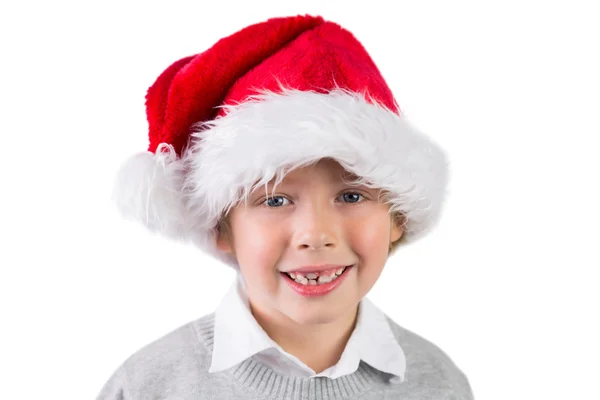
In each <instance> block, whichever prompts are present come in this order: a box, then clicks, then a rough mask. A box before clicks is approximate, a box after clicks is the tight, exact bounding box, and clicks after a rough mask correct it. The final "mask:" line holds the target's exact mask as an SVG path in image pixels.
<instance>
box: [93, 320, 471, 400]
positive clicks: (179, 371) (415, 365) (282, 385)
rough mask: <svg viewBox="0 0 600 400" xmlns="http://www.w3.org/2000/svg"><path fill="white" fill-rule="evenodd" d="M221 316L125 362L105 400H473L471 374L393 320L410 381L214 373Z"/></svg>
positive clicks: (262, 370)
mask: <svg viewBox="0 0 600 400" xmlns="http://www.w3.org/2000/svg"><path fill="white" fill-rule="evenodd" d="M214 316H215V314H214V313H211V314H208V315H205V316H204V317H201V318H199V319H197V320H194V321H191V322H189V323H187V324H185V325H183V326H181V327H179V328H178V329H176V330H174V331H172V332H170V333H168V334H167V335H165V336H163V337H161V338H160V339H158V340H156V341H154V342H152V343H150V344H148V345H146V346H144V347H142V348H141V349H140V350H138V351H137V352H135V353H134V354H133V355H131V356H130V357H129V358H128V359H127V360H125V361H124V362H123V363H122V364H121V365H120V366H119V368H118V369H117V370H116V371H115V372H114V373H113V375H112V376H111V377H110V379H109V380H108V381H107V382H106V384H105V385H104V387H103V388H102V389H101V391H100V394H99V395H98V397H97V400H134V399H135V400H142V399H143V400H146V399H153V400H158V399H162V400H167V399H169V400H175V399H177V400H192V399H193V400H203V399H211V400H212V399H214V400H238V399H239V400H259V399H294V400H309V399H311V400H312V399H323V400H334V399H364V400H368V399H372V400H385V399H403V400H417V399H418V400H438V399H439V400H442V399H444V400H472V399H473V394H472V392H471V387H470V385H469V381H468V380H467V377H466V376H465V374H464V373H463V372H462V371H461V370H460V369H459V368H458V367H457V366H456V365H455V364H454V362H453V361H452V360H451V359H450V358H449V357H448V355H446V354H445V353H444V352H443V351H442V350H441V349H440V348H438V347H437V346H436V345H434V344H433V343H431V342H429V341H427V340H426V339H424V338H422V337H420V336H418V335H417V334H415V333H413V332H411V331H409V330H407V329H404V328H402V327H400V326H399V325H398V324H396V323H395V322H394V321H393V320H391V319H390V318H389V317H387V316H386V317H387V320H388V322H389V323H390V326H391V327H392V331H393V332H394V335H395V337H396V338H397V339H398V342H399V343H400V345H401V346H402V349H403V350H404V352H405V354H406V375H405V380H404V381H403V382H400V383H391V382H389V378H390V375H388V374H387V373H384V372H381V371H379V370H377V369H375V368H373V367H371V366H370V365H368V364H367V363H365V362H362V361H361V363H360V366H359V368H358V370H357V371H356V372H354V373H352V374H350V375H345V376H342V377H339V378H337V379H331V378H327V377H312V378H301V377H294V376H284V375H280V374H278V373H276V372H274V371H273V370H272V369H270V368H268V367H266V366H264V365H263V364H260V363H258V362H256V361H255V360H254V359H253V358H248V359H246V360H245V361H244V362H242V363H241V364H238V365H237V366H235V367H232V368H230V369H229V370H226V371H223V372H219V373H213V374H211V373H209V372H208V368H209V366H210V363H211V351H212V345H213V338H214V336H213V326H214Z"/></svg>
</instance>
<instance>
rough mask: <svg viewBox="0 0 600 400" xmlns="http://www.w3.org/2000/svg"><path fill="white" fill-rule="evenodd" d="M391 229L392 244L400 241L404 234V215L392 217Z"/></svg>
mask: <svg viewBox="0 0 600 400" xmlns="http://www.w3.org/2000/svg"><path fill="white" fill-rule="evenodd" d="M390 218H391V220H392V223H391V229H390V244H391V243H393V242H395V241H397V240H399V239H400V238H401V237H402V235H403V234H404V221H405V218H404V215H399V216H397V217H396V218H394V216H393V215H392V216H391V217H390Z"/></svg>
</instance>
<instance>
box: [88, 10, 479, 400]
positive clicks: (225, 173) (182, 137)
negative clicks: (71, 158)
mask: <svg viewBox="0 0 600 400" xmlns="http://www.w3.org/2000/svg"><path fill="white" fill-rule="evenodd" d="M146 106H147V114H148V121H149V125H150V129H149V137H150V146H149V149H148V151H147V152H144V153H141V154H138V155H136V156H135V157H132V158H131V159H130V160H128V162H127V163H125V164H124V165H123V168H122V169H121V171H120V172H119V175H118V178H119V179H118V181H117V186H116V192H115V193H116V199H117V202H118V204H119V207H120V209H121V211H122V212H123V214H124V215H125V216H126V217H127V218H132V219H136V220H138V221H141V222H143V223H144V224H145V225H146V226H147V227H148V228H150V229H151V230H153V231H157V232H160V233H161V234H164V235H165V236H168V237H171V238H177V239H182V240H185V241H190V242H192V243H193V244H195V245H196V246H198V247H199V248H201V249H202V250H204V251H206V252H207V253H208V254H210V255H212V256H214V257H215V258H216V259H218V260H219V261H221V262H223V263H224V264H226V265H228V266H230V267H232V268H234V269H235V271H236V272H237V274H236V280H235V281H234V282H233V284H232V286H231V288H230V290H229V292H228V293H227V294H226V296H225V297H224V298H223V300H222V302H221V303H220V305H219V306H218V308H217V310H215V312H214V313H211V314H209V315H205V316H203V317H201V318H199V319H197V320H194V321H191V322H189V323H187V324H185V325H183V326H181V327H180V328H178V329H176V330H174V331H172V332H170V333H169V334H167V335H165V336H164V337H162V338H160V339H157V340H156V341H155V342H153V343H150V344H148V345H147V346H144V348H142V349H140V350H138V351H137V352H135V353H134V354H133V355H132V356H131V357H129V358H128V359H127V360H126V361H125V362H123V363H122V365H121V366H120V367H119V368H118V369H117V370H116V371H115V372H114V373H113V375H112V376H111V378H110V379H109V380H108V381H107V382H106V384H105V385H104V387H103V388H102V390H101V392H100V394H99V396H98V399H101V400H116V399H146V398H153V399H167V398H168V399H256V400H259V399H298V400H299V399H324V400H332V399H455V400H459V399H465V400H468V399H472V398H473V395H472V393H471V388H470V385H469V382H468V380H467V377H466V376H465V374H464V373H463V372H462V371H461V370H460V369H459V368H458V367H457V366H456V365H455V364H454V363H453V361H452V360H451V359H450V358H449V357H448V356H447V355H446V354H445V353H444V352H443V351H442V350H441V349H439V348H438V347H437V346H435V345H434V344H433V343H431V342H429V341H427V340H426V339H424V338H422V337H420V336H418V335H417V334H415V333H413V332H411V331H409V330H407V329H405V328H403V327H401V326H400V325H398V324H397V323H396V322H394V321H393V320H391V319H390V318H389V317H388V316H387V315H385V314H384V313H383V312H382V311H380V310H379V309H378V308H377V307H376V306H375V305H374V304H373V303H371V302H370V300H369V299H368V298H367V297H366V296H367V294H368V292H369V291H370V290H371V288H372V287H373V286H374V285H375V283H376V282H377V279H378V278H379V277H380V275H381V272H382V270H383V268H384V266H385V264H386V262H387V260H388V258H389V256H390V255H391V254H393V253H394V252H396V251H397V249H398V248H400V247H401V246H402V245H405V244H408V243H412V242H414V241H416V240H418V239H419V238H421V237H424V236H425V235H426V234H427V232H429V231H430V230H431V229H432V228H433V227H434V226H435V224H436V223H437V221H438V219H439V217H440V215H441V209H442V205H443V202H444V198H445V190H446V185H447V181H448V171H447V161H446V156H445V154H444V152H443V151H442V150H441V149H440V148H439V147H438V146H437V145H436V144H434V143H433V142H432V141H431V140H430V139H429V138H427V137H426V136H425V135H423V134H422V133H420V132H419V131H418V130H416V129H415V128H414V127H412V126H411V125H410V124H409V123H408V122H407V121H406V119H405V118H404V117H402V116H401V115H400V111H399V108H398V106H397V104H396V101H395V99H394V97H393V95H392V93H391V90H390V89H389V88H388V86H387V84H386V83H385V80H384V79H383V77H382V76H381V74H380V72H379V70H378V69H377V67H376V65H375V64H374V63H373V61H372V59H371V58H370V56H369V55H368V53H367V52H366V50H365V49H364V48H363V47H362V45H361V44H360V43H359V42H358V41H357V40H356V38H355V37H354V36H353V35H352V34H351V33H350V32H349V31H347V30H345V29H344V28H342V27H341V26H339V25H338V24H335V23H333V22H330V21H325V20H324V19H323V18H321V17H312V16H296V17H287V18H273V19H270V20H268V21H266V22H262V23H258V24H254V25H251V26H248V27H246V28H244V29H242V30H240V31H239V32H237V33H235V34H233V35H231V36H228V37H226V38H224V39H221V40H220V41H218V42H217V43H216V44H215V45H214V46H213V47H211V48H210V49H208V50H207V51H205V52H203V53H200V54H197V55H194V56H190V57H186V58H183V59H181V60H179V61H177V62H175V63H173V64H172V65H171V66H170V67H169V68H167V69H166V70H165V71H164V72H163V73H162V74H161V75H160V76H159V77H158V79H157V81H156V82H155V83H154V85H152V86H151V87H150V89H149V90H148V95H147V101H146Z"/></svg>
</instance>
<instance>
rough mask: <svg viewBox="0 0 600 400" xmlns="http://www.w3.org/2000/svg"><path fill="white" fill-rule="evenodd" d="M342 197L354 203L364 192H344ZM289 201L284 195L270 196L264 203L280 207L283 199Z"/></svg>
mask: <svg viewBox="0 0 600 400" xmlns="http://www.w3.org/2000/svg"><path fill="white" fill-rule="evenodd" d="M340 197H343V198H344V199H345V200H348V199H350V201H348V203H350V204H353V203H359V202H360V201H359V198H360V197H364V196H363V195H362V194H360V193H358V192H346V193H342V195H341V196H340ZM285 200H287V201H289V200H288V199H287V198H285V197H283V196H272V197H269V198H268V199H266V200H265V201H264V202H263V203H262V204H266V205H267V207H268V208H279V207H278V206H281V205H283V204H281V203H282V201H285Z"/></svg>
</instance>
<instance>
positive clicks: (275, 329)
mask: <svg viewBox="0 0 600 400" xmlns="http://www.w3.org/2000/svg"><path fill="white" fill-rule="evenodd" d="M250 310H251V311H252V314H253V315H254V318H255V319H256V321H257V322H258V324H259V325H260V326H261V327H262V328H263V329H264V331H265V332H266V333H267V334H268V335H269V337H270V338H271V339H273V341H275V342H276V343H277V344H278V345H279V346H281V348H282V349H283V350H285V351H286V352H288V353H289V354H292V355H293V356H295V357H297V358H298V359H300V360H301V361H302V362H303V363H304V364H306V365H307V366H308V367H310V368H311V369H312V370H313V371H315V373H317V374H318V373H321V372H323V371H324V370H326V369H327V368H329V367H331V366H333V365H335V364H336V363H337V362H338V361H339V359H340V357H341V355H342V353H343V352H344V349H345V348H346V344H347V343H348V340H349V339H350V336H351V335H352V332H353V330H354V327H355V324H356V318H357V312H358V305H357V306H356V307H354V308H353V309H352V310H351V311H350V312H349V313H348V314H346V315H344V316H342V317H340V318H338V319H336V320H335V321H331V322H327V323H323V324H299V323H298V322H296V321H293V320H292V319H290V318H289V317H287V316H285V315H282V314H281V313H278V314H275V315H273V314H270V313H267V312H264V311H262V310H260V309H259V308H257V307H255V306H253V305H252V302H250Z"/></svg>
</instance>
